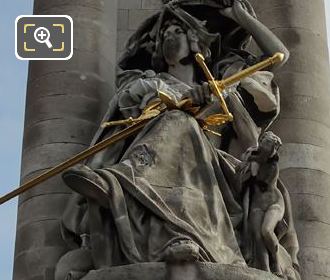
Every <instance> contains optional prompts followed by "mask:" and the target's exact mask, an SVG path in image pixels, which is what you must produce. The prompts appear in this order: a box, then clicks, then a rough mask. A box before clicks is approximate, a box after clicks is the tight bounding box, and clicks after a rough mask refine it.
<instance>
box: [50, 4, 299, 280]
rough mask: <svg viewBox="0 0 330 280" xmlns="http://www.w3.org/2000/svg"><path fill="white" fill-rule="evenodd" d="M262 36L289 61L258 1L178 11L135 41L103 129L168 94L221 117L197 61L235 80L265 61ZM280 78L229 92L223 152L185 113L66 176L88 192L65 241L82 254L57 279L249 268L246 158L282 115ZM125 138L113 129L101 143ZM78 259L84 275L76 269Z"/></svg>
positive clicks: (150, 24)
mask: <svg viewBox="0 0 330 280" xmlns="http://www.w3.org/2000/svg"><path fill="white" fill-rule="evenodd" d="M251 34H252V36H253V38H254V39H255V40H256V41H257V43H258V44H259V45H260V47H261V49H262V50H263V52H264V55H265V56H269V55H272V54H273V53H275V52H278V51H280V52H283V53H284V54H285V59H287V57H288V52H287V50H286V48H285V47H284V46H283V44H282V43H281V42H280V41H279V40H278V39H277V38H276V36H275V35H273V34H272V33H271V32H270V31H269V30H268V29H267V28H266V27H265V26H263V25H262V24H261V23H260V22H259V21H257V20H256V19H255V16H254V13H253V9H252V7H251V6H250V5H249V3H248V1H245V0H244V1H243V0H242V1H238V0H235V1H200V0H199V1H169V2H168V3H167V4H165V6H164V9H163V10H162V11H161V12H160V13H159V14H157V15H155V16H153V17H151V18H149V19H147V20H146V21H145V23H144V24H142V26H141V27H140V28H139V29H138V30H137V32H136V33H135V34H134V35H133V36H132V37H131V39H130V40H129V42H128V45H127V50H126V53H124V55H123V57H122V59H121V60H120V62H119V66H120V68H121V70H120V72H119V74H118V79H117V83H118V91H117V94H116V95H115V96H114V98H113V99H112V100H111V102H110V105H109V110H108V112H107V114H106V116H105V117H104V121H103V123H106V122H108V121H109V120H121V119H127V118H129V117H133V118H136V117H138V116H139V115H140V114H141V113H142V112H143V110H144V109H145V108H148V106H150V104H153V103H155V102H158V101H159V100H160V97H159V92H165V93H166V95H167V96H169V97H170V99H171V100H173V102H174V103H178V102H179V101H182V100H190V101H191V103H192V106H194V107H197V108H198V107H205V106H206V107H207V109H206V110H205V111H203V114H206V113H210V112H216V111H219V110H220V108H219V105H218V103H217V102H216V100H215V99H214V97H213V96H212V95H211V92H210V89H209V87H208V85H207V80H206V79H205V77H204V75H203V73H202V72H201V69H199V67H198V65H197V64H196V62H195V61H194V54H195V53H197V52H199V53H202V54H203V55H204V56H205V57H206V58H207V60H208V61H209V63H210V64H209V65H210V66H211V67H212V69H213V70H214V73H215V76H216V77H217V78H219V79H220V78H223V77H226V76H229V75H231V74H233V73H235V72H237V71H239V70H241V69H244V68H246V67H248V66H249V65H252V64H254V63H256V62H258V61H259V60H260V59H262V57H261V58H258V57H255V56H253V55H252V54H250V53H248V52H247V51H246V50H245V47H246V45H247V43H248V41H249V39H250V35H251ZM268 70H272V69H268ZM272 79H273V74H272V73H271V72H269V71H262V72H258V73H256V74H255V75H253V76H251V77H249V78H246V79H244V80H243V81H242V82H241V83H240V84H238V85H235V86H233V87H232V88H230V89H228V90H227V91H226V92H225V93H224V95H225V96H226V100H227V101H228V105H229V108H230V110H231V111H232V113H233V115H234V122H233V124H229V125H228V124H227V125H225V126H224V127H220V131H219V132H221V131H222V133H223V138H222V139H221V142H219V141H218V140H219V137H216V138H214V137H213V136H212V135H209V134H208V133H207V132H205V131H203V129H202V128H201V127H200V125H199V123H198V121H197V120H196V119H195V117H194V115H193V114H191V113H189V112H187V111H185V110H180V108H174V109H172V110H167V111H165V112H163V113H162V114H160V115H158V116H157V117H155V118H153V119H151V120H150V121H149V122H148V124H147V125H146V126H145V127H144V128H143V129H142V130H141V131H140V132H139V133H138V134H137V135H136V136H135V137H129V138H127V139H124V140H122V141H120V142H118V143H116V144H115V145H113V146H111V147H109V148H107V149H106V150H104V151H102V152H100V153H98V154H97V155H95V156H93V157H92V158H91V159H90V160H89V161H87V162H85V163H84V164H81V165H78V166H76V167H74V168H71V169H69V170H68V171H66V172H65V173H64V174H63V180H64V182H65V183H66V184H67V185H68V186H69V187H70V188H72V189H73V190H74V191H75V192H76V194H74V195H73V198H72V200H71V201H70V203H69V205H68V206H67V210H66V211H65V213H64V217H63V221H62V232H63V237H64V239H65V240H66V241H67V243H68V246H69V247H70V248H71V249H72V251H70V252H68V253H67V254H66V255H65V256H63V257H62V259H61V260H60V262H59V265H58V268H57V274H56V275H57V276H56V277H57V278H56V279H57V280H59V279H65V277H68V275H71V276H72V275H78V276H77V277H76V278H75V277H74V276H72V277H73V279H79V278H80V277H81V276H82V275H83V274H84V273H87V272H88V271H89V270H91V267H92V268H93V269H100V268H104V267H114V266H121V265H128V264H136V263H150V262H167V263H169V262H175V263H181V262H211V263H218V264H223V265H235V266H237V267H246V260H245V259H244V257H243V255H242V251H244V248H242V247H243V246H244V245H245V243H244V238H245V237H244V230H243V217H244V207H243V197H244V193H243V191H242V189H241V187H240V185H239V184H238V183H237V182H238V181H239V180H238V179H239V176H238V175H237V174H236V172H235V168H236V166H237V165H238V164H239V160H237V159H236V158H235V156H236V157H237V155H240V154H241V152H240V151H243V150H244V149H246V148H247V147H250V146H255V145H256V144H257V141H258V137H259V135H260V133H261V132H262V131H264V130H265V129H266V128H267V127H268V126H269V125H270V124H271V123H272V121H273V120H274V118H275V117H276V115H277V114H278V111H279V102H278V89H277V87H276V85H275V84H274V83H273V81H272ZM200 117H203V116H202V114H201V115H200ZM123 128H125V124H124V123H123V125H119V126H110V127H101V128H100V129H99V131H98V132H97V133H96V135H95V137H94V140H93V141H92V145H93V144H95V143H97V142H98V141H100V140H102V139H104V138H106V137H109V136H111V135H113V134H114V133H116V132H118V131H120V130H121V129H123ZM261 168H262V165H261ZM252 201H253V200H252ZM282 209H283V208H282ZM284 215H285V214H284ZM289 216H290V215H289ZM290 226H291V224H290ZM290 229H293V236H295V235H294V234H295V231H294V227H293V226H292V227H290ZM290 244H291V243H290ZM82 245H83V248H82ZM81 252H83V254H84V256H85V257H84V261H85V263H84V264H83V265H82V264H81V263H79V261H78V260H79V255H80V254H81ZM86 254H87V255H88V257H86ZM72 256H74V257H72ZM70 258H74V259H75V261H72V267H71V268H70V267H66V268H65V269H64V268H63V264H68V263H70ZM86 260H88V261H86ZM86 262H87V263H86ZM262 269H266V268H265V267H262ZM67 279H68V278H67ZM294 279H295V278H294Z"/></svg>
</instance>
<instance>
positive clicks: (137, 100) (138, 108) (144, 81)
mask: <svg viewBox="0 0 330 280" xmlns="http://www.w3.org/2000/svg"><path fill="white" fill-rule="evenodd" d="M159 84H160V81H159V79H157V78H138V79H136V80H135V81H133V82H131V83H130V84H128V85H127V86H126V87H124V88H122V89H121V90H120V91H119V92H118V95H119V100H118V105H119V109H120V111H121V113H122V114H123V116H124V117H125V118H129V117H133V118H136V117H138V116H139V115H140V114H141V112H142V109H143V108H144V107H145V106H146V105H147V104H148V102H149V101H151V100H153V99H155V98H156V97H157V90H158V88H159Z"/></svg>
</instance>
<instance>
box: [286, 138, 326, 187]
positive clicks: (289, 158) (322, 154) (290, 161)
mask: <svg viewBox="0 0 330 280" xmlns="http://www.w3.org/2000/svg"><path fill="white" fill-rule="evenodd" d="M329 156H330V152H329V150H328V149H325V148H322V147H317V146H313V145H310V144H291V143H288V144H284V145H283V147H282V148H281V150H280V157H281V160H280V167H281V169H286V168H306V169H315V170H320V171H323V172H325V173H328V174H330V162H329ZM315 184H317V182H315Z"/></svg>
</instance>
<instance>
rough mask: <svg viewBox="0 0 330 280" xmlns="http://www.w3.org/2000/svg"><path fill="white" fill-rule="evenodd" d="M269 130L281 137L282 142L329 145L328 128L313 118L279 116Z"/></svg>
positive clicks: (329, 134) (325, 146) (324, 146)
mask: <svg viewBox="0 0 330 280" xmlns="http://www.w3.org/2000/svg"><path fill="white" fill-rule="evenodd" d="M271 130H272V131H273V132H274V133H275V134H277V135H278V136H280V137H281V139H282V141H283V143H296V144H311V145H314V146H319V147H323V148H329V147H330V128H329V127H328V126H326V125H325V124H323V123H320V122H316V121H313V120H306V119H298V118H290V119H286V118H283V117H280V118H279V119H278V120H277V121H276V122H275V123H274V124H273V125H272V126H271Z"/></svg>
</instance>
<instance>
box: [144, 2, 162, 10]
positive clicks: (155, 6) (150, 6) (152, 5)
mask: <svg viewBox="0 0 330 280" xmlns="http://www.w3.org/2000/svg"><path fill="white" fill-rule="evenodd" d="M162 6H163V3H162V1H161V0H142V9H151V10H155V9H161V8H162Z"/></svg>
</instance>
